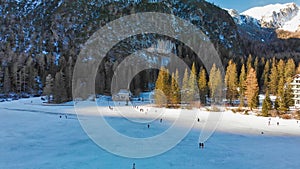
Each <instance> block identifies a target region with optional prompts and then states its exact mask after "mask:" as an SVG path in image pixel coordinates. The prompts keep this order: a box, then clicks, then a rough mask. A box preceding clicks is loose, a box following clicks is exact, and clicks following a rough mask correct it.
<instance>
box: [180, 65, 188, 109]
mask: <svg viewBox="0 0 300 169" xmlns="http://www.w3.org/2000/svg"><path fill="white" fill-rule="evenodd" d="M188 92H189V73H188V70H187V69H185V71H184V75H183V79H182V91H181V99H182V100H181V101H183V102H185V103H187V102H188V101H189V96H188Z"/></svg>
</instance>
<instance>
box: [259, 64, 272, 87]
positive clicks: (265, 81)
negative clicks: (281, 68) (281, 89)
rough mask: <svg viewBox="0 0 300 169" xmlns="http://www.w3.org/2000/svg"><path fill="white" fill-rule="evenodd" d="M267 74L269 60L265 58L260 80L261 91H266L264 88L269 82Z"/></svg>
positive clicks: (268, 71)
mask: <svg viewBox="0 0 300 169" xmlns="http://www.w3.org/2000/svg"><path fill="white" fill-rule="evenodd" d="M269 74H270V61H269V60H267V62H266V64H265V67H264V71H263V74H262V76H261V82H262V85H261V86H262V91H263V92H266V89H267V88H268V82H269Z"/></svg>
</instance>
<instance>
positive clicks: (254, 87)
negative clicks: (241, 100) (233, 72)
mask: <svg viewBox="0 0 300 169" xmlns="http://www.w3.org/2000/svg"><path fill="white" fill-rule="evenodd" d="M258 91H259V87H258V82H257V78H256V72H255V70H254V69H253V68H250V70H249V72H248V75H247V80H246V91H245V96H246V98H247V102H248V107H250V109H251V110H252V109H253V108H256V107H257V106H258Z"/></svg>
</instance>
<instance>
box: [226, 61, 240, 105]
mask: <svg viewBox="0 0 300 169" xmlns="http://www.w3.org/2000/svg"><path fill="white" fill-rule="evenodd" d="M225 84H226V88H227V94H226V98H227V99H229V100H230V104H232V101H233V100H235V99H236V98H237V94H238V91H237V88H238V79H237V70H236V64H235V63H233V61H232V60H230V61H229V63H228V66H227V70H226V75H225Z"/></svg>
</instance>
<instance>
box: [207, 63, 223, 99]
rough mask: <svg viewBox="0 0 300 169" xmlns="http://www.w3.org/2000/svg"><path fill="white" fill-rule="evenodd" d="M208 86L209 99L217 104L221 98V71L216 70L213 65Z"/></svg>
mask: <svg viewBox="0 0 300 169" xmlns="http://www.w3.org/2000/svg"><path fill="white" fill-rule="evenodd" d="M208 86H209V90H210V98H211V99H212V101H213V102H219V101H220V99H221V97H222V89H223V80H222V74H221V71H220V70H219V69H217V67H216V65H215V64H213V66H212V68H211V70H210V73H209V82H208Z"/></svg>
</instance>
